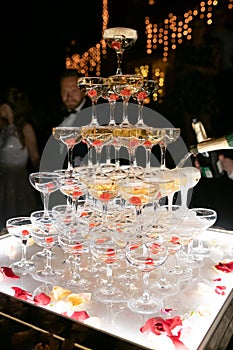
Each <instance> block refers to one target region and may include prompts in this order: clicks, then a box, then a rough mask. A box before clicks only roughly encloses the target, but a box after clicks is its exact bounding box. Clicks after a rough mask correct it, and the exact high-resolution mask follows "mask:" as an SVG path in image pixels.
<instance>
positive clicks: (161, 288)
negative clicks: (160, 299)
mask: <svg viewBox="0 0 233 350" xmlns="http://www.w3.org/2000/svg"><path fill="white" fill-rule="evenodd" d="M151 287H152V288H153V291H156V294H157V293H158V295H162V296H170V295H176V294H177V293H178V292H179V290H180V287H179V285H178V284H177V283H172V282H169V281H167V282H157V283H154V284H152V285H151Z"/></svg>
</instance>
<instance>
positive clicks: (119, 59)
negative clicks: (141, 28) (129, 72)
mask: <svg viewBox="0 0 233 350" xmlns="http://www.w3.org/2000/svg"><path fill="white" fill-rule="evenodd" d="M123 53H124V50H121V51H117V53H116V54H117V70H116V74H117V75H121V74H122V68H121V66H122V58H123Z"/></svg>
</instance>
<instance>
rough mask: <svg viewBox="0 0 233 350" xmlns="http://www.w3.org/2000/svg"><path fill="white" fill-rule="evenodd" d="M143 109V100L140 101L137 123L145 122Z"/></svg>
mask: <svg viewBox="0 0 233 350" xmlns="http://www.w3.org/2000/svg"><path fill="white" fill-rule="evenodd" d="M142 111H143V102H142V101H138V121H137V125H142V124H143V115H142Z"/></svg>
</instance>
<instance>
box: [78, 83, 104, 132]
mask: <svg viewBox="0 0 233 350" xmlns="http://www.w3.org/2000/svg"><path fill="white" fill-rule="evenodd" d="M77 85H78V87H79V88H80V90H82V91H83V92H84V94H86V95H87V96H88V97H89V98H90V99H91V102H92V116H91V122H90V124H89V126H99V123H98V119H97V115H96V105H97V102H98V99H99V98H100V97H101V96H102V95H103V96H104V95H105V92H106V90H107V89H108V88H109V84H108V80H107V78H103V77H82V78H79V79H78V81H77Z"/></svg>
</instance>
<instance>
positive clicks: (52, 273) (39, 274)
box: [32, 269, 61, 284]
mask: <svg viewBox="0 0 233 350" xmlns="http://www.w3.org/2000/svg"><path fill="white" fill-rule="evenodd" d="M60 275H61V272H60V271H58V270H53V269H52V270H38V271H35V272H33V273H32V276H33V278H34V279H35V280H38V281H44V282H48V283H50V284H51V283H57V282H58V278H59V276H60Z"/></svg>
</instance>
